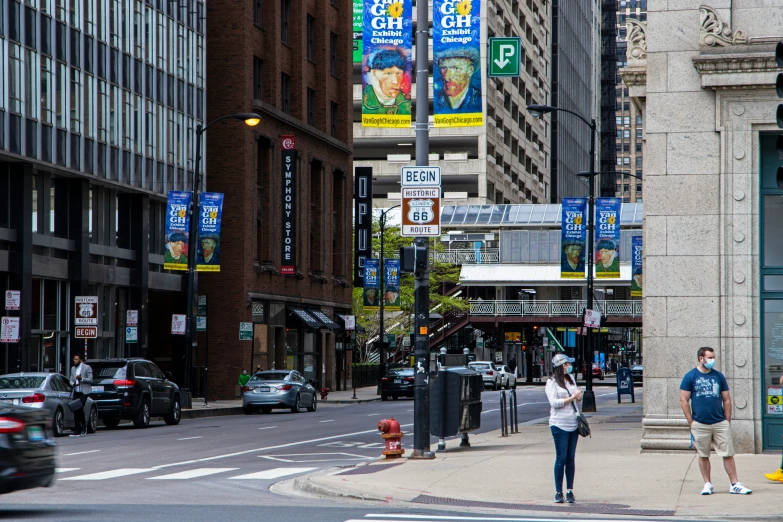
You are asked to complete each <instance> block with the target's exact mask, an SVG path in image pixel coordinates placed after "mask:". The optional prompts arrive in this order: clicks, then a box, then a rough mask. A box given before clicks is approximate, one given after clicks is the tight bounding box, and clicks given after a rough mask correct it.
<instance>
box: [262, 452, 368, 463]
mask: <svg viewBox="0 0 783 522" xmlns="http://www.w3.org/2000/svg"><path fill="white" fill-rule="evenodd" d="M317 455H329V456H331V457H336V458H331V459H306V460H302V459H297V458H292V459H284V458H283V457H314V456H317ZM339 455H344V457H342V458H340V457H338V456H339ZM258 457H259V458H262V459H268V460H276V461H278V462H302V463H303V462H333V461H343V460H373V459H375V457H366V456H364V455H354V454H353V453H292V454H290V455H259V456H258Z"/></svg>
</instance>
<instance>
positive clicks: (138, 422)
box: [133, 399, 150, 428]
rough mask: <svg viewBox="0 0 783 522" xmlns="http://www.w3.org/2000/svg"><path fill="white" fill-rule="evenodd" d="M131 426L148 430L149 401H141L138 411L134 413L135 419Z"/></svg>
mask: <svg viewBox="0 0 783 522" xmlns="http://www.w3.org/2000/svg"><path fill="white" fill-rule="evenodd" d="M133 426H134V427H136V428H149V426H150V401H148V400H147V399H142V401H141V405H139V411H137V412H136V418H135V419H133Z"/></svg>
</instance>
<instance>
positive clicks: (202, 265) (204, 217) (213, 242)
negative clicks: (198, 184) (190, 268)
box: [196, 192, 223, 272]
mask: <svg viewBox="0 0 783 522" xmlns="http://www.w3.org/2000/svg"><path fill="white" fill-rule="evenodd" d="M199 201H200V203H199V213H200V216H199V220H198V245H196V248H197V253H198V255H197V256H196V270H197V271H198V272H220V221H221V218H222V216H223V194H220V193H217V192H202V193H201V197H200V198H199Z"/></svg>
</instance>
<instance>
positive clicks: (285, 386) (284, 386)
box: [277, 384, 291, 391]
mask: <svg viewBox="0 0 783 522" xmlns="http://www.w3.org/2000/svg"><path fill="white" fill-rule="evenodd" d="M277 389H278V390H279V391H288V390H290V389H291V385H290V384H281V385H280V386H278V387H277Z"/></svg>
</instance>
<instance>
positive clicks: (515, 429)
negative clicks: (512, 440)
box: [510, 390, 519, 433]
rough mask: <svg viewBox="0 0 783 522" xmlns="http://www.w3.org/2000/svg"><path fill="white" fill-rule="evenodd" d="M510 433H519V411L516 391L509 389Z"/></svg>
mask: <svg viewBox="0 0 783 522" xmlns="http://www.w3.org/2000/svg"><path fill="white" fill-rule="evenodd" d="M510 395H511V402H512V403H513V404H514V406H513V407H512V408H511V433H519V412H518V411H517V391H516V390H511V394H510Z"/></svg>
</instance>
